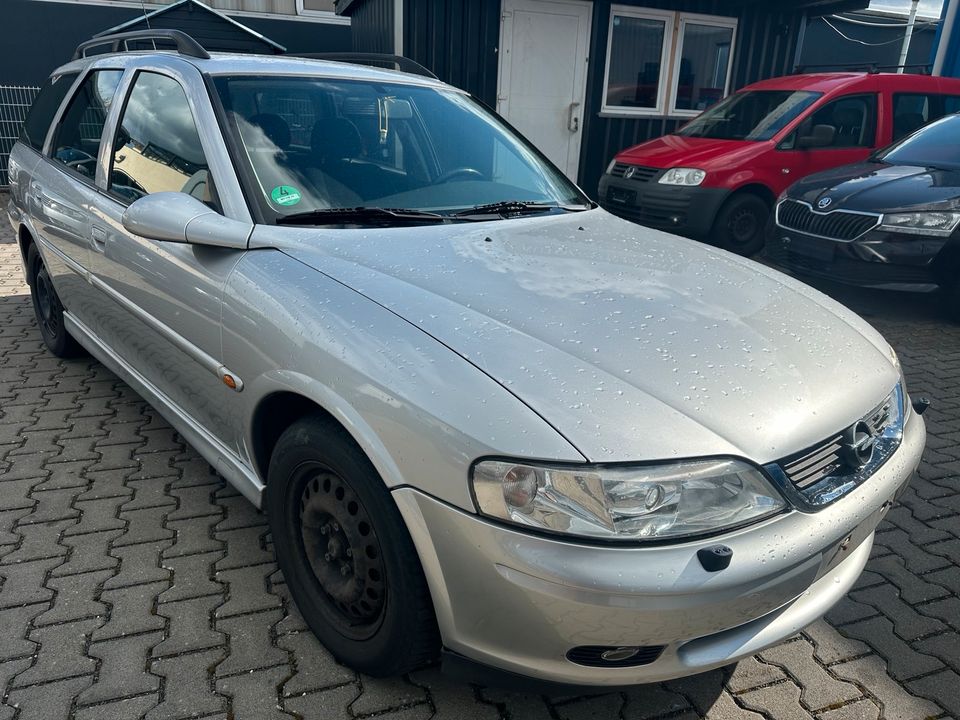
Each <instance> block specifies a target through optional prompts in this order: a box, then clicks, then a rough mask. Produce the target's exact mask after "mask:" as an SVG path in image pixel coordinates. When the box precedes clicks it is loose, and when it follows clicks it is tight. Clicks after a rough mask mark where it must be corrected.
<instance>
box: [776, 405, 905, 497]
mask: <svg viewBox="0 0 960 720" xmlns="http://www.w3.org/2000/svg"><path fill="white" fill-rule="evenodd" d="M892 402H893V399H892V396H891V397H889V398H887V399H886V400H885V401H884V402H883V403H881V404H880V406H879V407H877V409H876V410H874V411H873V412H872V413H870V414H868V415H867V416H865V417H864V418H863V422H865V423H866V424H867V426H868V427H869V428H870V432H871V434H873V435H879V434H880V432H882V431H883V430H884V428H886V427H887V425H889V424H890V420H891V417H892V414H891V412H890V405H891V403H892ZM842 450H843V433H841V434H839V435H836V436H834V437H832V438H830V439H829V440H827V441H826V442H824V443H821V444H820V445H818V446H816V447H815V448H813V449H812V450H805V451H804V452H803V453H801V455H800V457H795V458H794V459H792V460H787V461H785V462H783V463H782V466H783V471H784V472H785V473H786V475H787V477H788V478H789V479H790V482H792V483H793V484H794V486H795V487H797V488H798V489H800V490H805V489H806V488H808V487H810V486H811V485H816V484H817V483H818V482H820V481H821V480H823V479H824V478H827V477H830V476H832V475H834V474H835V473H836V472H837V471H838V470H841V471H843V470H846V471H851V470H853V469H854V468H848V467H847V464H846V462H845V461H844V460H843V455H842Z"/></svg>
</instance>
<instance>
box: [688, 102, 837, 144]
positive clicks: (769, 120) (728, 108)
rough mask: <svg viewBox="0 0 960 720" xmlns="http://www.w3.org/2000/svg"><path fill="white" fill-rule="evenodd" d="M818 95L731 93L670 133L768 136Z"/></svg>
mask: <svg viewBox="0 0 960 720" xmlns="http://www.w3.org/2000/svg"><path fill="white" fill-rule="evenodd" d="M821 95H822V93H816V92H808V91H805V90H746V91H744V92H738V93H734V94H733V95H731V96H730V97H728V98H727V99H726V100H724V101H723V102H721V103H719V104H717V105H714V106H713V107H712V108H710V109H709V110H707V111H706V112H704V113H703V114H702V115H698V116H697V117H696V118H694V119H693V120H691V121H690V122H689V123H687V124H686V125H684V126H683V127H682V128H680V129H679V130H677V132H676V133H674V134H675V135H682V136H684V137H699V138H713V139H715V140H753V141H756V142H759V141H762V140H770V139H771V138H772V137H773V136H774V135H776V134H777V133H778V132H780V131H781V130H783V129H784V128H785V127H786V126H787V125H789V124H790V123H791V122H793V120H794V119H796V118H797V117H799V116H800V114H801V113H803V111H804V110H806V109H807V108H808V107H810V106H811V105H813V103H814V102H816V101H817V98H819V97H820V96H821Z"/></svg>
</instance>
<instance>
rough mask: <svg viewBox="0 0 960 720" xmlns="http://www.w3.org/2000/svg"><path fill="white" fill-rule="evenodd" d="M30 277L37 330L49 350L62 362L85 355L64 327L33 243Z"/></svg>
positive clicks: (29, 255)
mask: <svg viewBox="0 0 960 720" xmlns="http://www.w3.org/2000/svg"><path fill="white" fill-rule="evenodd" d="M27 273H28V279H29V281H30V297H31V299H32V300H33V312H34V315H36V318H37V326H38V327H39V328H40V335H41V337H43V343H44V345H46V346H47V349H48V350H49V351H50V352H52V353H53V354H54V355H56V356H57V357H60V358H75V357H79V356H80V355H83V354H84V350H83V348H82V347H81V346H80V343H78V342H77V341H76V340H74V338H73V336H71V335H70V333H68V332H67V328H66V326H65V325H64V323H63V304H62V303H61V302H60V297H59V296H58V295H57V291H56V290H55V289H54V287H53V281H52V280H51V278H50V273H48V272H47V266H46V265H44V264H43V258H41V257H40V253H39V252H38V251H37V246H36V245H34V244H33V243H31V244H30V248H29V249H28V250H27Z"/></svg>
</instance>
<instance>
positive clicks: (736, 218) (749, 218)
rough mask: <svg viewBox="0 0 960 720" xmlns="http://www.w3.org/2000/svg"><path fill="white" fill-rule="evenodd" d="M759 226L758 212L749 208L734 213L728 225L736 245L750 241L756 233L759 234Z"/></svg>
mask: <svg viewBox="0 0 960 720" xmlns="http://www.w3.org/2000/svg"><path fill="white" fill-rule="evenodd" d="M759 226H760V221H759V219H758V218H757V215H756V213H755V212H753V211H752V210H749V209H747V208H742V209H741V210H739V211H737V212H736V213H734V214H733V217H731V218H730V222H729V223H728V224H727V227H728V228H729V229H730V235H731V239H732V240H733V242H734V244H736V245H745V244H747V243H749V242H750V241H751V240H752V239H753V237H754V235H756V234H757V229H758V228H759Z"/></svg>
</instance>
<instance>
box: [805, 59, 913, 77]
mask: <svg viewBox="0 0 960 720" xmlns="http://www.w3.org/2000/svg"><path fill="white" fill-rule="evenodd" d="M901 68H903V69H904V70H908V69H909V68H921V70H922V71H923V72H924V73H927V74H928V73H929V72H930V68H931V65H930V64H929V63H913V64H912V65H879V64H877V63H871V62H861V63H831V64H829V65H797V66H796V67H794V68H793V71H794V72H795V73H803V72H806V71H807V70H866V71H867V72H869V73H870V74H872V75H876V74H877V73H878V72H880V71H881V70H900V69H901Z"/></svg>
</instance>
